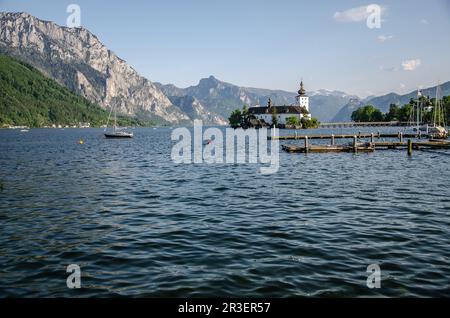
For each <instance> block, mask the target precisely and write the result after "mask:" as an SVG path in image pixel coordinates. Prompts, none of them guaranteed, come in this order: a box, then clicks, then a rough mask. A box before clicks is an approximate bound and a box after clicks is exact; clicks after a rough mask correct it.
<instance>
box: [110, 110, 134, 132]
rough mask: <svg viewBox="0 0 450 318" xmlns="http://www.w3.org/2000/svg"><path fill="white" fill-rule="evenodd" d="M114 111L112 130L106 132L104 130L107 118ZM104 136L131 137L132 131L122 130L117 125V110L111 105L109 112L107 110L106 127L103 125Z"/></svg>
mask: <svg viewBox="0 0 450 318" xmlns="http://www.w3.org/2000/svg"><path fill="white" fill-rule="evenodd" d="M113 111H114V126H113V131H112V132H106V130H107V129H108V124H109V119H110V118H111V113H112V112H113ZM104 131H105V137H106V138H133V133H132V132H129V131H124V130H121V128H119V127H117V112H116V107H112V108H111V110H110V112H109V116H108V121H107V122H106V127H105V130H104Z"/></svg>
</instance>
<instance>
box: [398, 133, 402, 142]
mask: <svg viewBox="0 0 450 318" xmlns="http://www.w3.org/2000/svg"><path fill="white" fill-rule="evenodd" d="M398 139H399V140H400V142H403V133H402V132H399V133H398Z"/></svg>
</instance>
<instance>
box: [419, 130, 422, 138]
mask: <svg viewBox="0 0 450 318" xmlns="http://www.w3.org/2000/svg"><path fill="white" fill-rule="evenodd" d="M421 137H422V131H421V130H420V129H419V139H421Z"/></svg>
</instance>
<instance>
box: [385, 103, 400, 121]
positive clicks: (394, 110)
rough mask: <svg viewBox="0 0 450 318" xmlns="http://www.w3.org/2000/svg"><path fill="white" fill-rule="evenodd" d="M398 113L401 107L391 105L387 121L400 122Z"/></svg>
mask: <svg viewBox="0 0 450 318" xmlns="http://www.w3.org/2000/svg"><path fill="white" fill-rule="evenodd" d="M398 111H399V107H398V106H397V105H396V104H391V105H389V112H388V113H387V114H386V116H385V117H386V120H387V121H396V120H398Z"/></svg>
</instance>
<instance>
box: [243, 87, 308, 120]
mask: <svg viewBox="0 0 450 318" xmlns="http://www.w3.org/2000/svg"><path fill="white" fill-rule="evenodd" d="M297 93H298V95H297V96H296V97H295V100H296V102H295V104H293V105H289V106H286V105H284V106H275V105H272V100H271V99H270V98H269V101H268V103H267V106H256V107H250V108H249V109H248V111H249V113H250V114H251V115H253V116H255V118H256V119H258V120H260V121H262V122H265V123H266V124H268V125H272V117H273V116H274V115H273V114H275V116H277V119H278V124H280V125H286V121H287V119H288V118H289V117H297V118H298V119H299V120H301V119H302V118H306V119H310V118H311V114H310V113H309V97H308V96H307V95H306V91H305V88H304V87H303V81H301V82H300V89H299V90H298V92H297Z"/></svg>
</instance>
